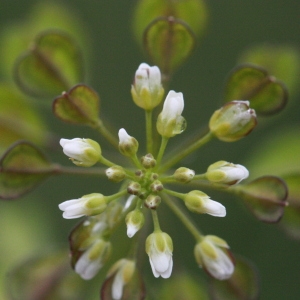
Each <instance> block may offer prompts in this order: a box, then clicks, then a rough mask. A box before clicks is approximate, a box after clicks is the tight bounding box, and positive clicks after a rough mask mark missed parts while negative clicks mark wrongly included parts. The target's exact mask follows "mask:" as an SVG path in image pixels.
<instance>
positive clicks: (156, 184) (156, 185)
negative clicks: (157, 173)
mask: <svg viewBox="0 0 300 300" xmlns="http://www.w3.org/2000/svg"><path fill="white" fill-rule="evenodd" d="M150 189H151V190H152V192H161V191H162V190H163V189H164V186H163V184H162V183H161V182H160V181H159V180H155V181H153V182H152V183H151V185H150Z"/></svg>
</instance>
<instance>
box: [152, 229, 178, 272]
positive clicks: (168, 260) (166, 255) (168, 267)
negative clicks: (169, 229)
mask: <svg viewBox="0 0 300 300" xmlns="http://www.w3.org/2000/svg"><path fill="white" fill-rule="evenodd" d="M172 252H173V243H172V239H171V237H170V236H169V235H168V234H167V233H165V232H161V231H158V232H153V233H152V234H150V235H149V236H148V237H147V240H146V253H147V254H148V255H149V261H150V265H151V268H152V272H153V275H154V276H155V277H156V278H157V277H159V276H161V277H163V278H169V277H170V276H171V273H172V268H173V259H172Z"/></svg>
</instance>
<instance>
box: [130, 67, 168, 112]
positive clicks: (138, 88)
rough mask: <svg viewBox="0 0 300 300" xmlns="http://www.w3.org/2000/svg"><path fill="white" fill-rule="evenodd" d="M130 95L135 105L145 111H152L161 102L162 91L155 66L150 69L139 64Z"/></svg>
mask: <svg viewBox="0 0 300 300" xmlns="http://www.w3.org/2000/svg"><path fill="white" fill-rule="evenodd" d="M131 95H132V98H133V101H134V102H135V104H136V105H137V106H139V107H141V108H143V109H145V110H152V109H153V108H154V107H156V106H157V105H158V104H159V103H160V102H161V100H162V97H163V95H164V89H163V87H162V84H161V74H160V70H159V68H158V67H157V66H153V67H150V66H149V65H147V64H146V63H142V64H140V66H139V68H138V69H137V71H136V73H135V78H134V83H133V85H132V87H131Z"/></svg>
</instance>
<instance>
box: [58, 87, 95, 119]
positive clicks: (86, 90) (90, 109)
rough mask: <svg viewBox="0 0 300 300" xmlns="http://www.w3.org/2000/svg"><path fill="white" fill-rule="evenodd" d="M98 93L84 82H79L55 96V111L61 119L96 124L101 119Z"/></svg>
mask: <svg viewBox="0 0 300 300" xmlns="http://www.w3.org/2000/svg"><path fill="white" fill-rule="evenodd" d="M99 106H100V99H99V96H98V94H97V93H96V92H95V91H94V90H93V89H91V88H90V87H88V86H87V85H84V84H79V85H76V86H74V87H73V88H71V89H70V90H69V91H68V92H64V93H63V94H62V95H61V96H59V97H57V98H55V100H54V102H53V113H54V114H55V115H56V117H58V118H59V119H61V120H63V121H65V122H69V123H73V124H85V125H94V124H95V123H97V122H98V119H99Z"/></svg>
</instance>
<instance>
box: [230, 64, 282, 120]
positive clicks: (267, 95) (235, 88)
mask: <svg viewBox="0 0 300 300" xmlns="http://www.w3.org/2000/svg"><path fill="white" fill-rule="evenodd" d="M224 100H225V102H230V101H233V100H249V101H250V106H251V108H254V109H255V111H256V113H257V114H259V115H272V114H275V113H277V112H279V111H281V110H282V109H283V108H284V107H285V105H286V103H287V100H288V93H287V89H286V87H285V85H284V84H283V83H282V82H281V81H279V80H277V79H276V78H275V77H274V76H270V75H269V74H268V72H267V71H266V70H265V69H263V68H260V67H258V66H254V65H241V66H239V67H237V68H235V69H234V70H233V71H232V72H231V74H230V75H229V77H228V79H227V82H226V86H225V92H224Z"/></svg>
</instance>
